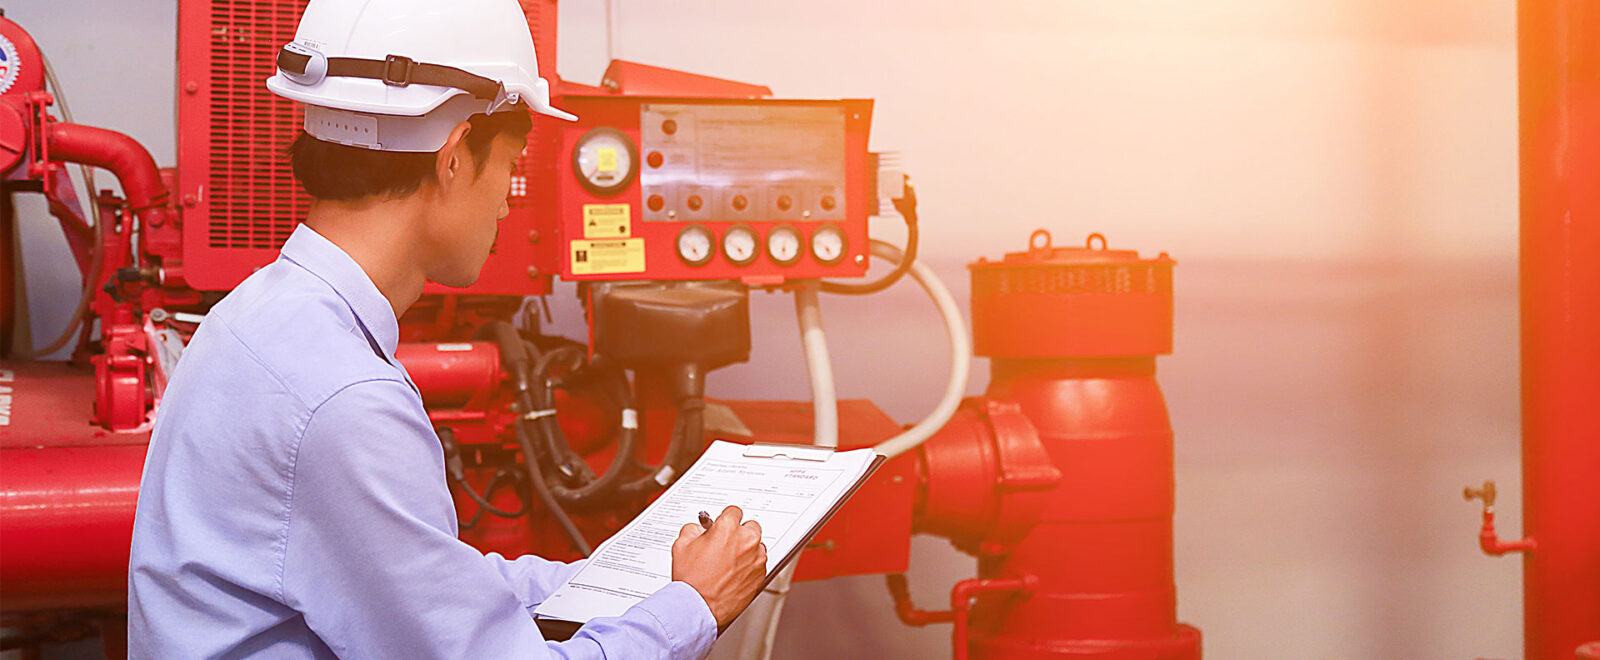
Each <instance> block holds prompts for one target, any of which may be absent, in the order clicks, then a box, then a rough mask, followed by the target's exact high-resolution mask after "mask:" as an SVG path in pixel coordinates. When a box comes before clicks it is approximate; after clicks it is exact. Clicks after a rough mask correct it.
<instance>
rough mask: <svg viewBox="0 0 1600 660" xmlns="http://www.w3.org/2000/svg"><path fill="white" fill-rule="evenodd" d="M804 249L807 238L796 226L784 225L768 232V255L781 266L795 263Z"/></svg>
mask: <svg viewBox="0 0 1600 660" xmlns="http://www.w3.org/2000/svg"><path fill="white" fill-rule="evenodd" d="M804 250H805V240H804V239H802V238H801V237H800V232H799V231H798V230H796V229H795V228H794V227H790V226H789V225H782V226H780V227H778V228H777V229H774V230H772V233H770V234H767V256H768V257H771V258H772V261H773V262H774V263H776V264H778V265H779V266H792V265H794V263H795V262H796V261H799V260H800V255H801V254H802V253H803V252H804Z"/></svg>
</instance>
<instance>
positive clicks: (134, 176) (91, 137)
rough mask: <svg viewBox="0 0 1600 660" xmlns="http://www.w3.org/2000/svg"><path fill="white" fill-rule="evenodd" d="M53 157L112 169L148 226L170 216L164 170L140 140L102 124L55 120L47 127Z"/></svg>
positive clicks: (162, 222) (141, 218)
mask: <svg viewBox="0 0 1600 660" xmlns="http://www.w3.org/2000/svg"><path fill="white" fill-rule="evenodd" d="M46 137H47V140H48V149H49V153H50V157H51V158H52V159H53V160H60V161H66V162H72V163H83V164H85V165H93V166H95V167H100V168H104V169H107V170H110V171H111V173H112V174H114V175H116V177H117V180H118V181H120V182H121V183H122V193H123V195H125V196H126V197H127V198H128V203H129V205H130V206H132V207H133V211H134V212H135V213H137V214H139V219H140V220H142V221H144V223H145V226H147V227H160V226H162V225H163V224H164V223H165V222H166V221H167V220H168V219H169V217H170V216H171V211H170V210H168V209H167V195H168V192H167V188H166V186H165V185H162V183H161V170H160V169H159V168H157V167H156V161H155V159H154V158H152V157H151V156H150V152H149V151H146V150H145V148H144V145H141V144H139V141H138V140H135V139H133V138H131V137H128V136H126V135H123V134H121V133H118V132H116V131H109V130H106V129H103V128H95V127H93V126H83V125H80V124H68V123H52V124H50V126H49V128H47V129H46Z"/></svg>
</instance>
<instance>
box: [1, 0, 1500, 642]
mask: <svg viewBox="0 0 1600 660" xmlns="http://www.w3.org/2000/svg"><path fill="white" fill-rule="evenodd" d="M601 2H602V0H567V1H566V2H564V3H562V5H561V21H562V23H561V31H562V36H561V43H560V47H559V48H560V51H559V59H560V65H559V71H560V73H561V74H562V75H563V76H564V77H567V78H569V79H573V80H577V81H580V82H588V83H594V82H596V81H597V80H598V79H599V76H600V73H601V71H602V70H603V69H604V67H605V57H604V55H605V45H604V37H605V29H604V24H603V17H604V11H603V5H602V4H601ZM7 4H8V6H7V15H8V16H11V17H12V18H14V19H16V20H18V21H20V22H21V23H23V24H24V25H25V26H27V27H28V28H29V29H30V30H32V31H33V33H34V35H35V36H36V37H37V38H38V39H39V41H40V43H41V45H42V46H43V47H45V48H46V49H48V50H49V52H50V53H51V55H52V56H53V57H54V59H55V61H56V65H57V68H58V70H59V71H60V73H61V75H62V76H63V78H64V80H63V82H64V84H66V85H67V86H68V91H69V92H72V96H73V100H74V101H75V105H76V106H77V107H76V109H77V112H78V115H79V116H78V119H79V120H80V121H83V122H86V123H91V124H98V125H103V126H108V127H111V128H117V129H119V130H123V131H126V132H128V133H130V134H131V135H134V136H135V137H138V138H139V139H140V140H142V141H144V142H145V144H146V145H148V146H150V147H151V150H152V152H153V153H155V155H156V157H157V159H158V161H160V162H162V163H163V164H170V163H171V162H172V157H173V152H172V141H173V136H172V128H171V127H172V116H171V115H172V103H171V98H172V92H173V90H172V82H171V81H172V64H171V62H172V60H171V54H172V49H173V39H174V36H173V25H174V10H173V4H172V0H125V1H120V2H118V1H113V0H71V1H62V0H24V2H22V3H21V4H20V5H18V3H16V2H15V1H13V2H10V3H7ZM615 16H616V17H617V18H618V23H617V27H616V30H615V34H616V36H617V39H616V42H615V43H614V48H615V50H616V54H617V56H618V57H621V58H624V59H630V60H634V61H640V62H646V63H650V64H656V65H661V66H668V67H674V68H680V69H685V70H689V71H694V72H699V73H705V74H709V75H716V76H721V77H727V78H732V79H736V80H745V81H751V82H760V83H764V84H768V85H770V86H772V87H773V89H774V90H776V91H777V92H778V93H779V94H780V95H784V96H815V97H869V98H874V99H877V102H878V105H877V114H876V119H875V121H874V128H873V130H874V137H873V148H874V149H878V150H890V151H898V152H900V153H901V154H902V157H903V161H904V162H905V165H906V167H907V169H908V170H909V171H910V172H911V173H912V175H913V176H914V177H915V179H916V181H917V184H918V195H919V198H920V199H921V215H922V218H923V226H924V228H925V231H924V238H923V246H924V247H923V250H924V253H923V254H924V256H925V258H926V259H927V260H928V261H929V262H930V263H931V264H932V265H933V266H934V267H935V268H936V269H937V270H938V271H939V272H940V273H941V274H942V275H943V276H945V277H946V278H947V280H948V281H949V283H950V284H951V286H952V288H953V289H954V290H955V291H956V293H957V295H958V297H961V298H963V299H964V298H965V295H966V289H967V282H966V275H965V269H964V264H965V263H966V262H967V261H970V260H972V259H974V258H976V257H978V256H989V257H996V256H999V255H1000V254H1001V253H1003V252H1005V251H1010V250H1018V249H1021V248H1022V247H1023V246H1024V242H1025V240H1026V238H1027V235H1028V232H1030V231H1031V230H1032V229H1034V228H1036V227H1046V228H1049V229H1051V230H1052V231H1054V232H1055V235H1056V236H1057V240H1058V241H1061V242H1068V241H1073V240H1078V239H1081V237H1082V236H1083V235H1084V234H1086V233H1088V232H1090V231H1100V232H1103V233H1105V234H1106V235H1107V236H1108V237H1109V238H1110V240H1111V243H1112V245H1113V246H1114V247H1117V246H1120V247H1130V248H1136V249H1139V250H1141V251H1143V252H1147V253H1153V252H1156V251H1167V252H1170V253H1171V254H1172V255H1173V256H1174V257H1176V258H1177V259H1178V261H1179V267H1178V270H1177V278H1178V280H1177V282H1178V283H1177V287H1178V317H1177V326H1178V327H1177V338H1178V339H1177V349H1176V352H1175V354H1174V355H1173V356H1171V357H1168V358H1163V359H1162V360H1161V363H1160V369H1161V380H1162V383H1163V386H1164V388H1165V390H1166V393H1167V396H1168V399H1169V402H1170V404H1171V409H1172V416H1173V424H1174V427H1175V429H1176V431H1177V438H1178V466H1177V474H1178V517H1177V522H1176V530H1177V576H1178V589H1179V613H1180V617H1181V618H1182V619H1183V620H1184V621H1187V622H1189V623H1192V624H1194V625H1197V626H1199V627H1200V628H1201V629H1202V631H1203V632H1204V634H1205V636H1206V654H1207V656H1208V657H1212V658H1225V659H1233V658H1240V659H1261V660H1268V659H1276V658H1289V657H1293V658H1328V659H1336V658H1337V659H1348V658H1373V659H1384V658H1393V659H1395V660H1402V659H1404V660H1411V659H1417V658H1466V657H1478V656H1486V657H1516V656H1519V655H1520V647H1521V637H1520V635H1521V632H1520V613H1521V612H1520V603H1519V601H1520V598H1519V596H1518V594H1519V593H1520V585H1519V576H1518V568H1519V564H1518V562H1517V561H1516V560H1514V559H1489V558H1486V557H1483V556H1481V555H1480V554H1479V553H1478V551H1477V549H1476V545H1475V533H1476V523H1477V514H1476V510H1475V509H1474V507H1473V506H1472V505H1469V504H1467V503H1464V502H1462V501H1461V499H1460V495H1459V493H1460V487H1461V486H1463V485H1466V484H1468V483H1476V482H1478V481H1481V480H1482V479H1484V478H1496V479H1498V481H1499V484H1500V489H1501V492H1503V493H1506V494H1507V495H1506V498H1505V499H1504V500H1502V505H1501V507H1500V510H1501V512H1502V513H1501V515H1502V518H1501V520H1502V525H1501V529H1502V533H1503V534H1504V535H1506V536H1511V535H1514V534H1515V533H1516V531H1517V529H1518V527H1519V522H1520V515H1519V514H1518V511H1519V508H1518V507H1519V502H1518V501H1517V499H1518V498H1517V491H1518V488H1519V486H1518V468H1517V455H1516V447H1517V445H1516V443H1517V436H1518V408H1517V384H1516V376H1517V370H1516V356H1517V347H1516V339H1517V330H1516V280H1515V278H1516V269H1515V254H1516V253H1515V249H1516V248H1515V241H1516V176H1515V175H1516V122H1515V111H1516V105H1515V103H1516V101H1515V99H1516V97H1515V92H1516V81H1515V59H1514V43H1513V39H1514V30H1513V24H1514V3H1513V2H1512V0H1453V1H1452V0H1414V1H1413V2H1407V3H1391V2H1379V1H1376V0H1343V1H1336V0H1212V1H1210V2H1193V3H1180V2H1157V1H1155V0H1121V1H1117V2H1107V1H1103V0H1102V1H1098V2H1091V1H1089V0H1031V1H1024V0H1012V1H1005V2H987V3H976V2H958V1H956V0H935V1H933V2H910V1H908V0H899V1H894V2H888V1H884V2H871V3H865V2H852V1H849V0H815V1H812V2H806V3H792V2H790V3H776V2H747V1H746V2H740V1H736V0H700V1H695V2H671V3H667V2H644V1H640V0H619V1H618V2H617V4H616V11H615ZM43 222H44V218H43V215H42V210H37V211H35V212H33V213H32V215H31V216H28V215H25V223H28V224H31V225H33V226H34V227H35V229H31V230H30V232H32V234H30V236H31V237H33V238H31V239H30V241H29V243H28V244H27V246H28V250H29V252H28V256H29V259H30V260H33V257H34V254H35V251H36V250H37V251H40V252H42V253H47V254H48V253H49V250H50V249H51V248H50V244H49V241H48V240H46V239H49V238H53V237H52V236H51V231H50V230H49V228H48V227H44V229H38V227H43V226H44V225H43V224H42V223H43ZM876 229H882V230H883V231H882V233H883V235H884V236H887V237H890V238H894V239H898V237H899V236H900V233H898V231H897V228H896V227H895V226H894V223H893V221H882V225H881V227H878V226H875V230H876ZM57 242H59V241H57ZM57 249H58V251H60V252H61V253H62V254H64V248H59V246H57ZM59 266H60V264H49V263H44V262H42V261H35V262H34V265H33V266H30V270H29V277H30V288H31V293H32V298H33V299H34V300H35V301H47V300H49V299H50V298H51V297H54V298H55V299H57V300H66V299H67V298H70V297H71V296H70V294H68V293H67V292H69V291H70V290H72V288H73V287H75V286H76V284H75V280H74V278H73V277H72V274H71V273H70V272H65V274H63V271H62V270H60V268H59ZM36 304H40V305H45V306H47V307H49V306H50V304H51V303H49V302H43V303H36ZM54 304H55V307H56V308H58V309H57V310H56V311H53V312H49V311H47V313H45V314H38V315H36V316H37V318H36V322H35V327H36V331H35V332H36V334H37V335H41V336H42V335H44V334H46V333H47V332H49V331H50V330H53V329H54V328H55V327H56V325H53V324H51V323H50V322H49V321H48V318H47V317H48V316H49V314H51V313H54V314H55V315H56V317H57V318H64V317H65V313H66V310H65V309H64V308H62V306H63V304H62V303H54ZM824 311H825V314H826V321H827V326H828V329H829V331H830V342H831V343H832V345H833V347H834V349H835V361H836V368H837V370H838V380H839V382H840V387H841V395H843V396H850V397H869V398H872V399H873V400H875V401H877V402H879V403H880V405H882V407H883V408H884V409H885V410H887V411H889V412H890V413H891V414H892V415H894V416H896V417H897V418H899V419H902V420H905V421H912V420H914V419H915V418H917V417H919V416H920V415H921V414H922V413H923V411H924V410H925V409H926V407H927V406H929V405H931V403H932V402H933V401H934V400H935V399H936V398H937V396H938V392H939V390H940V387H941V380H942V378H943V375H944V368H945V366H944V365H943V364H941V363H940V362H939V361H938V358H937V356H939V355H940V354H941V353H942V350H943V349H942V342H941V339H940V336H939V334H938V333H937V332H936V330H935V329H934V328H935V326H934V322H935V321H934V316H933V313H932V311H931V307H930V306H929V305H928V304H927V303H926V302H925V301H924V300H922V299H921V298H920V297H919V295H918V293H917V291H916V289H915V288H914V287H912V286H909V285H906V286H901V287H897V288H896V289H895V290H893V291H891V292H889V293H886V294H883V295H881V296H879V297H876V298H874V299H871V300H849V299H827V300H826V302H825V308H824ZM755 315H756V317H755V323H756V332H757V336H756V348H757V355H756V356H755V358H754V359H753V360H752V362H751V363H750V364H748V365H744V366H740V367H735V368H730V369H727V370H725V371H722V372H718V373H717V374H716V375H715V376H713V377H712V379H711V387H712V392H713V394H719V393H720V394H722V395H725V396H726V395H733V394H735V393H737V394H738V395H742V396H750V395H752V393H753V395H754V396H760V397H773V398H792V399H800V398H804V397H805V396H806V395H807V391H808V390H807V387H806V382H805V378H804V376H803V369H802V367H801V362H800V359H799V353H798V350H797V345H798V343H797V342H798V340H797V337H796V333H795V331H794V330H793V321H792V319H791V316H792V311H791V306H790V303H789V301H788V300H787V299H784V298H780V297H775V296H758V297H757V299H756V304H755ZM569 317H570V314H569ZM57 323H59V321H57ZM979 366H980V368H978V369H976V370H975V372H974V378H975V384H974V391H975V392H976V391H978V390H980V389H981V386H982V382H983V381H982V379H983V378H985V377H986V374H987V371H986V369H985V368H982V367H983V365H979ZM913 564H914V565H913V568H912V571H911V577H912V583H913V584H912V586H913V594H914V595H915V596H916V597H917V599H918V601H919V603H921V604H923V605H925V606H929V607H932V606H937V605H939V604H940V603H944V602H947V597H946V595H945V593H946V592H945V590H946V589H947V588H948V586H949V585H950V584H951V583H952V582H954V581H955V580H957V579H960V578H962V577H966V576H969V575H970V574H971V572H972V570H973V566H972V562H971V561H970V560H969V559H967V558H965V557H963V556H961V555H959V554H957V553H956V552H954V551H953V550H950V549H949V547H948V544H946V543H944V542H943V541H940V540H938V539H918V540H917V541H916V543H914V547H913ZM787 612H788V616H787V617H786V619H785V621H784V625H783V629H782V637H781V639H780V648H779V657H782V658H800V657H830V656H831V657H874V656H875V657H883V658H921V657H941V656H944V655H946V654H947V653H948V651H947V648H948V638H947V634H948V627H947V626H941V627H935V628H932V629H927V630H912V629H908V628H905V627H903V626H901V625H900V624H899V623H898V622H896V620H895V619H894V617H893V615H892V612H891V610H890V608H889V600H888V597H887V595H886V593H885V592H884V589H883V586H882V581H881V579H878V578H859V579H846V580H835V581H832V582H827V583H810V584H803V585H800V586H798V587H797V588H796V592H795V595H794V597H793V599H792V601H791V606H790V609H788V610H787Z"/></svg>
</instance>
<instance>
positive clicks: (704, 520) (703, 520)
mask: <svg viewBox="0 0 1600 660" xmlns="http://www.w3.org/2000/svg"><path fill="white" fill-rule="evenodd" d="M700 526H701V527H704V528H706V531H708V532H709V531H711V514H709V513H706V512H704V511H701V512H700Z"/></svg>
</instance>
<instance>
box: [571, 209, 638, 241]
mask: <svg viewBox="0 0 1600 660" xmlns="http://www.w3.org/2000/svg"><path fill="white" fill-rule="evenodd" d="M628 208H629V207H628V205H627V204H584V205H583V237H584V238H627V237H629V236H631V235H632V234H633V232H632V231H631V228H632V225H631V224H629V222H628V216H629V213H628Z"/></svg>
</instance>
